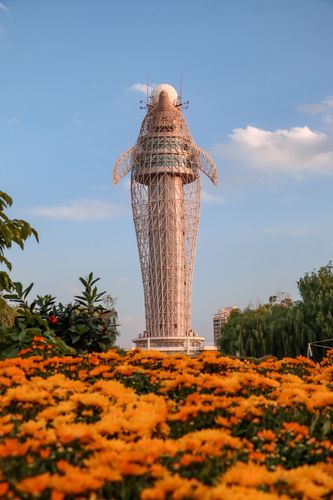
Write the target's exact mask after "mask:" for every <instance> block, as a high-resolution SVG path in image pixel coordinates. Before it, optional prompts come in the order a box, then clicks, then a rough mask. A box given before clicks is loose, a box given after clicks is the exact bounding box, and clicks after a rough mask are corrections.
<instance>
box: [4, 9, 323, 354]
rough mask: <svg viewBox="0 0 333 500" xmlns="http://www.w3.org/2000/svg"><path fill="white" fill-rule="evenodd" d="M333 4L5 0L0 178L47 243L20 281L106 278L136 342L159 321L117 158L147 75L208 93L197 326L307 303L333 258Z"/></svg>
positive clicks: (130, 135) (125, 340)
mask: <svg viewBox="0 0 333 500" xmlns="http://www.w3.org/2000/svg"><path fill="white" fill-rule="evenodd" d="M332 26H333V1H330V0H293V1H292V2H291V1H290V0H276V1H274V0H272V1H267V0H252V1H248V0H208V1H206V2H203V1H198V0H192V1H191V2H189V1H183V2H176V1H174V0H170V1H169V2H167V3H164V4H158V3H157V2H152V1H146V2H135V1H134V0H133V1H126V0H125V1H123V2H109V1H107V0H99V1H98V2H91V1H87V0H71V1H70V2H69V1H65V0H58V1H51V0H48V1H45V0H34V1H30V2H27V1H23V0H21V1H19V0H16V1H15V0H11V1H10V0H2V1H1V2H0V103H1V105H0V189H1V190H4V191H6V192H8V193H9V194H10V195H11V196H12V197H13V198H14V206H13V208H12V209H11V211H10V214H11V215H12V216H15V217H22V218H25V219H27V220H29V222H31V224H33V225H34V226H35V227H36V228H37V230H38V231H39V234H40V243H39V244H37V243H35V242H34V241H32V240H31V241H29V242H28V244H27V245H26V249H25V251H24V252H21V251H19V250H13V251H11V253H10V255H9V257H10V258H11V259H12V261H13V263H14V271H13V277H14V279H17V280H20V281H22V282H24V283H26V284H29V283H30V282H32V281H33V282H34V283H35V287H34V290H35V293H40V294H44V293H52V294H54V295H56V296H57V297H58V299H59V300H61V301H63V302H67V301H70V300H71V298H72V297H73V295H74V294H76V293H77V292H78V291H79V290H80V287H79V284H78V277H79V276H82V275H87V274H88V273H89V272H90V271H94V273H95V275H97V276H100V277H101V286H102V288H103V289H105V290H107V291H108V292H109V293H111V294H112V295H113V296H116V297H117V307H118V310H119V315H120V322H121V328H120V330H121V337H120V344H122V345H124V346H129V345H130V339H131V338H132V337H135V336H136V335H137V334H138V333H140V332H141V331H142V330H143V329H144V305H143V291H142V285H141V275H140V269H139V260H138V255H137V249H136V240H135V234H134V227H133V222H132V216H131V211H130V196H129V190H128V182H126V179H124V180H123V181H122V183H121V184H119V185H118V186H117V187H116V188H115V189H112V188H111V182H112V181H111V175H112V168H113V164H114V161H115V160H116V158H117V157H118V156H119V155H120V153H121V152H122V151H123V150H125V149H126V148H127V147H129V146H131V145H133V144H134V143H135V140H136V138H137V134H138V132H139V128H140V125H141V121H142V119H143V117H144V111H142V110H140V108H139V101H140V99H141V98H142V97H143V94H140V92H137V91H135V90H134V89H135V88H136V87H135V84H143V83H144V82H145V81H146V78H147V74H148V78H149V81H150V83H151V84H154V83H161V82H168V83H171V84H172V85H173V86H175V87H176V88H179V83H180V79H181V75H183V97H184V99H188V100H189V101H190V106H189V109H188V110H187V111H186V112H185V113H186V118H187V120H188V122H189V125H190V128H191V131H192V134H193V137H194V139H195V140H196V142H197V143H198V144H199V145H200V146H202V147H204V148H206V149H207V150H208V151H210V153H211V154H212V155H213V156H214V158H215V160H216V163H217V166H218V169H219V187H218V188H217V189H216V188H214V186H213V185H210V184H209V182H206V181H205V180H204V185H203V189H204V197H203V202H202V208H201V222H200V229H199V238H198V248H197V258H196V265H195V273H194V283H193V327H194V329H195V330H197V331H198V332H199V333H200V334H202V335H204V336H205V337H206V338H207V341H208V342H210V341H212V315H213V314H214V313H215V312H216V310H217V309H218V308H220V307H224V306H229V305H239V306H241V307H245V306H246V305H247V304H249V303H253V304H256V303H257V301H265V300H266V299H267V298H268V296H269V295H271V294H274V293H275V292H276V291H278V290H282V291H285V292H289V293H290V294H291V295H292V297H293V298H297V287H296V281H297V279H299V278H300V277H301V276H302V275H303V274H304V273H305V272H306V271H310V270H312V269H313V268H318V267H319V266H321V265H325V264H326V263H327V262H328V261H329V260H330V259H332V258H333V231H332V226H333V222H332V214H333V97H332V96H333V65H332V48H333V30H332Z"/></svg>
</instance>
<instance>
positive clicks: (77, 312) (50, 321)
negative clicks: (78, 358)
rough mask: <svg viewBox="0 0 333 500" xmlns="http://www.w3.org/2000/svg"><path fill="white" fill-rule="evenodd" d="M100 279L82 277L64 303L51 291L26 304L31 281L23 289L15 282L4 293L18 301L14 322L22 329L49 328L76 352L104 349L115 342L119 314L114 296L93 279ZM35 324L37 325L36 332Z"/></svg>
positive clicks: (41, 329) (40, 332)
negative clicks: (70, 298)
mask: <svg viewBox="0 0 333 500" xmlns="http://www.w3.org/2000/svg"><path fill="white" fill-rule="evenodd" d="M99 279H100V278H94V275H93V273H90V274H89V275H88V277H87V278H82V277H81V278H80V281H81V283H82V284H83V285H84V289H83V291H82V293H81V295H79V296H77V297H75V302H74V303H73V304H67V305H66V306H65V305H63V304H61V303H58V304H56V299H55V297H52V296H51V295H44V296H40V295H37V297H36V299H35V300H34V301H33V302H31V304H30V305H29V303H28V300H27V297H28V295H29V293H30V292H31V289H32V287H33V283H31V284H30V285H29V286H28V287H27V288H25V289H24V288H23V286H22V284H21V283H18V282H15V283H13V290H12V292H11V293H9V294H6V295H5V296H4V297H5V298H6V299H7V300H9V301H11V302H15V303H16V304H17V305H18V307H19V308H18V311H19V315H18V316H17V319H16V325H17V326H19V325H21V326H22V330H23V329H24V328H25V329H26V330H29V329H30V328H33V329H34V334H35V335H44V332H45V331H52V332H53V334H54V335H55V336H56V337H57V338H58V339H59V340H61V341H62V342H63V343H64V345H66V346H68V347H70V348H73V349H75V351H76V352H77V353H86V352H103V351H106V350H108V349H110V348H111V347H112V346H114V343H115V340H116V337H117V335H118V330H117V327H118V314H117V311H116V309H115V306H114V299H113V298H112V297H111V296H110V295H106V292H98V290H97V286H96V283H97V282H98V281H99ZM102 301H103V304H104V305H102V304H101V302H102ZM35 328H39V333H37V332H36V331H35Z"/></svg>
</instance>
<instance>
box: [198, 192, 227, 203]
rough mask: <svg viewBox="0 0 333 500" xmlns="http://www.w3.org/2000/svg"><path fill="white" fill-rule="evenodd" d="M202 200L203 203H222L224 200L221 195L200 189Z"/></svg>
mask: <svg viewBox="0 0 333 500" xmlns="http://www.w3.org/2000/svg"><path fill="white" fill-rule="evenodd" d="M202 201H203V202H204V203H224V200H223V198H222V197H221V196H216V195H215V194H211V193H207V191H202Z"/></svg>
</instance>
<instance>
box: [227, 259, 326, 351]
mask: <svg viewBox="0 0 333 500" xmlns="http://www.w3.org/2000/svg"><path fill="white" fill-rule="evenodd" d="M297 285H298V289H299V292H300V296H301V300H299V301H297V302H292V301H291V300H289V299H283V300H281V301H280V302H279V301H278V298H277V297H276V296H272V297H270V298H269V302H268V304H264V305H260V306H259V307H257V308H256V309H251V308H249V307H248V308H246V309H245V310H244V311H243V312H241V311H235V312H233V313H232V314H231V316H230V318H229V321H228V322H227V323H226V324H225V325H224V326H223V327H222V331H221V339H220V349H221V351H222V352H223V353H225V354H231V355H239V356H241V357H243V356H254V357H256V358H259V357H262V356H265V355H270V354H271V355H273V356H277V357H279V358H282V357H284V356H291V357H295V356H298V355H304V356H305V355H306V351H307V345H308V343H309V342H314V341H320V340H326V339H329V338H332V337H333V266H332V263H331V262H329V263H328V264H327V265H326V266H323V267H321V268H320V269H319V270H318V271H313V272H312V273H306V274H305V275H304V277H303V278H301V279H300V280H299V281H298V283H297Z"/></svg>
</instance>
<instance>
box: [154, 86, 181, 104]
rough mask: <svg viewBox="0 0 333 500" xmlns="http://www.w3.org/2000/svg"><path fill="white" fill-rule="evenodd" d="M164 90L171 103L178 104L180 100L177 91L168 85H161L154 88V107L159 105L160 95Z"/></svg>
mask: <svg viewBox="0 0 333 500" xmlns="http://www.w3.org/2000/svg"><path fill="white" fill-rule="evenodd" d="M162 90H164V91H165V92H166V93H167V94H168V96H169V99H170V102H171V103H172V104H176V102H177V98H178V95H177V90H176V89H175V88H174V87H172V85H169V84H168V83H160V84H159V85H156V87H154V88H153V90H152V93H151V100H152V104H153V105H154V104H157V103H158V100H159V95H160V93H161V92H162Z"/></svg>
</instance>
